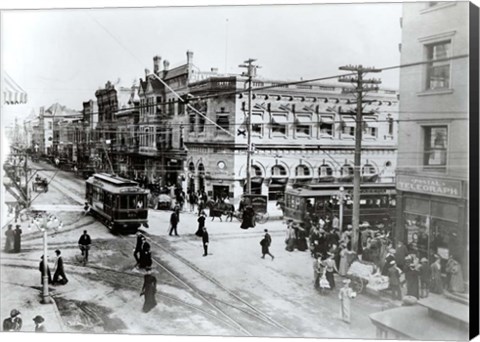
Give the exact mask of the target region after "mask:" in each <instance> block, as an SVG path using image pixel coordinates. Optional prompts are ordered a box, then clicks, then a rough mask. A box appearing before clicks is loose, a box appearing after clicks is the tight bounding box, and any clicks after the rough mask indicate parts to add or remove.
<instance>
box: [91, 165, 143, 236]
mask: <svg viewBox="0 0 480 342" xmlns="http://www.w3.org/2000/svg"><path fill="white" fill-rule="evenodd" d="M148 193H149V190H145V189H142V188H141V187H140V186H139V184H138V183H137V182H135V181H132V180H129V179H125V178H121V177H117V176H114V175H109V174H106V173H97V174H94V175H93V176H91V177H90V178H88V179H87V180H86V200H87V202H88V204H89V206H90V211H91V212H92V214H93V215H95V216H96V217H97V218H98V219H100V220H101V221H102V222H103V223H104V224H105V225H106V226H107V227H108V228H109V229H111V230H112V231H118V232H132V231H133V232H135V231H136V230H137V229H138V228H139V227H140V226H141V225H143V226H145V227H148V206H147V203H148V202H147V195H148Z"/></svg>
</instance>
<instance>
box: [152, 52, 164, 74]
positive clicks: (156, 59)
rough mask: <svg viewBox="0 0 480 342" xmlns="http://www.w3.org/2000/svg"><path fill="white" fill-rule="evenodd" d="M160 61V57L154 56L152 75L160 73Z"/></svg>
mask: <svg viewBox="0 0 480 342" xmlns="http://www.w3.org/2000/svg"><path fill="white" fill-rule="evenodd" d="M161 60H162V57H160V56H158V55H157V56H155V57H153V73H154V74H157V75H158V73H159V72H160V62H161Z"/></svg>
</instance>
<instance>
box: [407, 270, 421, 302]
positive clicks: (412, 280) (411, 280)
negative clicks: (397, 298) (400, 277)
mask: <svg viewBox="0 0 480 342" xmlns="http://www.w3.org/2000/svg"><path fill="white" fill-rule="evenodd" d="M419 275H420V274H419V271H418V266H417V265H416V264H415V263H414V262H411V263H410V264H409V265H408V266H406V267H405V280H406V282H407V296H413V297H415V298H417V299H419V289H418V282H419Z"/></svg>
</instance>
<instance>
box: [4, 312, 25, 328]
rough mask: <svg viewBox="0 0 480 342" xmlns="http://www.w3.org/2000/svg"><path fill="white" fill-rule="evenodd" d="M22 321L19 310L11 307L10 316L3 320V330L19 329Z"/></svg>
mask: <svg viewBox="0 0 480 342" xmlns="http://www.w3.org/2000/svg"><path fill="white" fill-rule="evenodd" d="M22 325H23V321H22V316H21V315H20V311H18V310H17V309H13V310H12V311H10V317H8V318H5V319H4V320H3V331H20V329H22Z"/></svg>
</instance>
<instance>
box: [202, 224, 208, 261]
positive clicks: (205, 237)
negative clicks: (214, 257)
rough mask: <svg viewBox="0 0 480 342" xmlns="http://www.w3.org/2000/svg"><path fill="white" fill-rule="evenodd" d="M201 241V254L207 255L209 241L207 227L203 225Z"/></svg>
mask: <svg viewBox="0 0 480 342" xmlns="http://www.w3.org/2000/svg"><path fill="white" fill-rule="evenodd" d="M202 242H203V256H207V255H208V243H209V240H208V232H207V227H203V234H202Z"/></svg>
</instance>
